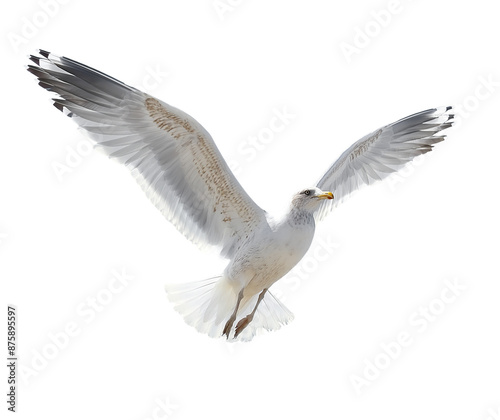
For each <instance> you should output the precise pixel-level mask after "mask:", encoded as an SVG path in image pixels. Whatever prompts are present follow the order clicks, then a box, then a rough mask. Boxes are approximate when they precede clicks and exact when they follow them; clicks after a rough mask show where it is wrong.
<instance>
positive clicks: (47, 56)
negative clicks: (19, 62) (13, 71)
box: [38, 50, 50, 58]
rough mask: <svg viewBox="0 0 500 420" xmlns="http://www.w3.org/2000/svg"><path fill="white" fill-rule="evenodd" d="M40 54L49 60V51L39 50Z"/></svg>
mask: <svg viewBox="0 0 500 420" xmlns="http://www.w3.org/2000/svg"><path fill="white" fill-rule="evenodd" d="M38 52H39V53H40V55H42V56H44V57H45V58H49V55H50V52H49V51H45V50H38Z"/></svg>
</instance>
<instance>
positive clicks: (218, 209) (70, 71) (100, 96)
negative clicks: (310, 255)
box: [28, 50, 267, 257]
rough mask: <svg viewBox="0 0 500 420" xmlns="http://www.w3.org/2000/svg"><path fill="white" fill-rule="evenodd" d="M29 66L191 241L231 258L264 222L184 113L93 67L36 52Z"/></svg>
mask: <svg viewBox="0 0 500 420" xmlns="http://www.w3.org/2000/svg"><path fill="white" fill-rule="evenodd" d="M39 54H40V55H39V56H31V57H30V58H31V60H32V61H33V62H34V63H35V65H29V66H28V70H29V71H30V72H31V73H33V74H34V75H35V76H36V77H37V78H38V79H39V84H40V86H42V87H43V88H45V89H47V90H48V91H51V92H54V93H56V94H57V97H56V98H54V99H53V100H54V105H55V106H56V108H58V109H59V110H60V111H63V112H64V113H65V114H66V115H67V116H69V117H71V118H72V119H73V120H74V121H75V122H76V123H77V124H78V125H79V126H80V127H82V128H83V129H84V130H85V131H86V132H87V134H88V136H89V137H90V138H92V139H93V140H94V141H95V142H96V143H97V144H98V146H99V147H101V148H102V149H103V150H104V151H105V152H106V153H107V154H108V155H109V156H110V157H112V158H114V159H116V160H118V161H120V162H122V163H123V164H125V165H126V166H127V167H128V168H129V169H130V171H131V172H132V174H133V175H134V176H135V178H136V179H137V181H138V182H139V184H140V185H141V187H142V188H143V190H144V191H145V192H146V194H147V195H148V197H149V198H150V199H151V201H152V202H153V203H154V204H155V206H156V207H158V209H159V210H160V211H161V212H162V213H163V215H164V216H165V217H166V218H167V219H168V220H169V221H171V222H172V223H173V224H174V225H175V226H176V227H177V229H178V230H179V231H180V232H182V233H183V234H184V235H185V236H186V237H187V238H188V239H190V240H192V241H193V242H195V243H196V244H198V245H200V246H205V245H213V246H216V247H219V248H220V250H221V254H222V255H223V256H226V257H230V256H231V255H232V254H233V253H234V251H235V249H236V246H237V243H238V240H239V239H241V238H243V237H248V236H250V235H252V234H253V232H255V231H256V230H257V229H258V228H259V227H260V226H261V225H262V224H263V223H267V221H266V216H265V212H264V211H263V210H262V209H261V208H260V207H259V206H257V205H256V204H255V203H254V201H253V200H252V199H251V198H250V197H249V196H248V194H247V193H246V192H245V190H244V189H243V188H242V187H241V185H240V184H239V183H238V181H237V180H236V178H235V177H234V175H233V174H232V172H231V170H230V169H229V167H228V165H227V164H226V162H225V161H224V159H223V157H222V155H221V154H220V152H219V150H218V149H217V147H216V145H215V143H214V141H213V140H212V138H211V136H210V134H208V132H207V131H206V130H205V129H204V128H203V127H202V126H201V125H200V124H199V123H198V122H197V121H196V120H194V119H193V118H192V117H190V116H189V115H188V114H186V113H184V112H182V111H180V110H178V109H176V108H174V107H172V106H170V105H168V104H166V103H164V102H161V101H159V100H158V99H155V98H153V97H151V96H149V95H147V94H145V93H143V92H141V91H139V90H137V89H135V88H133V87H130V86H127V85H126V84H124V83H122V82H120V81H119V80H117V79H114V78H112V77H110V76H108V75H106V74H104V73H102V72H100V71H98V70H95V69H93V68H91V67H88V66H86V65H84V64H81V63H78V62H76V61H74V60H71V59H69V58H66V57H58V56H56V55H54V54H51V53H49V52H47V51H43V50H39Z"/></svg>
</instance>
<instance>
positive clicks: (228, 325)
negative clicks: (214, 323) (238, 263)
mask: <svg viewBox="0 0 500 420" xmlns="http://www.w3.org/2000/svg"><path fill="white" fill-rule="evenodd" d="M241 299H243V289H241V290H240V293H238V300H237V301H236V306H235V308H234V311H233V313H232V315H231V316H230V317H229V319H228V320H227V322H226V325H225V327H224V330H223V331H222V335H225V336H226V338H227V339H229V333H230V332H231V328H232V326H233V324H234V321H235V319H236V314H237V313H238V308H239V306H240V302H241Z"/></svg>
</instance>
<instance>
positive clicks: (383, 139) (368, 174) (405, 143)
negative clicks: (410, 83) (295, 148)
mask: <svg viewBox="0 0 500 420" xmlns="http://www.w3.org/2000/svg"><path fill="white" fill-rule="evenodd" d="M450 110H451V107H441V108H433V109H428V110H427V111H422V112H419V113H417V114H413V115H410V116H408V117H406V118H403V119H401V120H399V121H396V122H395V123H392V124H389V125H386V126H385V127H382V128H380V129H378V130H376V131H374V132H373V133H371V134H368V135H367V136H365V137H363V138H362V139H360V140H358V141H357V142H356V143H354V144H353V145H352V146H351V147H349V148H348V149H347V150H346V151H345V152H344V153H342V155H340V157H339V158H338V159H337V161H336V162H335V163H334V164H333V165H332V166H331V167H330V169H328V171H326V173H325V174H324V175H323V177H322V178H321V179H320V180H319V181H318V183H317V186H318V187H319V188H321V189H322V190H326V191H331V192H332V193H333V195H334V199H333V200H325V201H324V202H323V203H322V205H321V207H320V208H319V209H318V211H317V213H316V217H317V218H318V219H322V218H324V217H325V216H326V214H328V213H329V211H331V210H332V208H333V207H334V206H335V205H337V204H339V203H340V202H342V200H344V199H345V198H346V197H347V196H348V195H349V194H351V193H352V192H353V191H355V190H357V189H358V188H359V187H360V186H361V185H364V184H366V185H370V184H372V183H374V182H375V181H378V180H381V179H383V178H385V177H386V176H388V175H390V174H391V173H393V172H396V171H397V170H399V169H401V168H402V167H403V166H404V165H405V164H407V163H408V162H410V161H411V160H412V159H413V158H415V157H416V156H419V155H422V154H424V153H427V152H430V151H431V150H432V147H433V145H434V144H435V143H439V142H440V141H443V140H444V138H445V137H446V136H445V135H444V134H443V133H441V130H444V129H446V128H448V127H450V126H451V124H452V120H453V114H451V113H450Z"/></svg>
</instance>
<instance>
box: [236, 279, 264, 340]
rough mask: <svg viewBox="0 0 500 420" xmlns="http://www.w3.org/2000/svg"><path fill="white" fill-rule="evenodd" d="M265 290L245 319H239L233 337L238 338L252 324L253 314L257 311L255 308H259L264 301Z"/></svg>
mask: <svg viewBox="0 0 500 420" xmlns="http://www.w3.org/2000/svg"><path fill="white" fill-rule="evenodd" d="M266 292H267V289H264V290H262V292H260V295H259V298H258V299H257V303H256V304H255V308H253V311H252V312H251V313H250V314H249V315H247V316H246V317H245V318H243V319H240V322H238V324H237V325H236V330H235V333H234V336H235V337H238V335H239V334H240V333H241V332H242V331H243V330H244V329H245V328H246V326H247V325H248V324H250V322H252V319H253V316H254V315H255V312H256V311H257V307H258V306H259V303H260V302H261V301H262V299H264V295H265V294H266Z"/></svg>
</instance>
